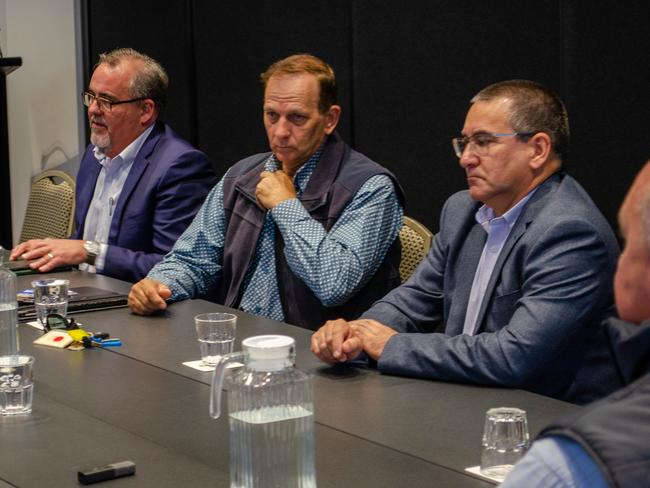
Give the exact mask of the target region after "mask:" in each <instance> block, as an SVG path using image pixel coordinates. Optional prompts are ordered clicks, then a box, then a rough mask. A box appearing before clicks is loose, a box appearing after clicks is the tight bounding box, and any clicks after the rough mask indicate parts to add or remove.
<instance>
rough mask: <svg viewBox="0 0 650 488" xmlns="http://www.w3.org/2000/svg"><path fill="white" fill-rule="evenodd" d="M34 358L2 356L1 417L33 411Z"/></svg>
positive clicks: (0, 363)
mask: <svg viewBox="0 0 650 488" xmlns="http://www.w3.org/2000/svg"><path fill="white" fill-rule="evenodd" d="M33 393H34V358H33V357H32V356H0V415H18V414H21V413H29V412H31V411H32V396H33Z"/></svg>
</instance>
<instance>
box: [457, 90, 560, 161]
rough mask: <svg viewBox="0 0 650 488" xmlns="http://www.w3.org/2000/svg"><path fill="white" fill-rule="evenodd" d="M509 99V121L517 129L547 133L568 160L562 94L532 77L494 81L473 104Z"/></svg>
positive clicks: (477, 96) (554, 146)
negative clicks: (560, 95) (559, 94)
mask: <svg viewBox="0 0 650 488" xmlns="http://www.w3.org/2000/svg"><path fill="white" fill-rule="evenodd" d="M497 98H509V99H511V100H512V103H511V104H510V113H509V115H508V123H509V124H510V125H511V126H512V128H513V129H514V130H515V131H516V132H544V133H545V134H548V136H549V137H550V138H551V142H552V144H553V151H554V152H555V154H557V156H558V158H560V161H562V163H563V164H564V163H565V159H566V156H567V152H568V149H569V116H568V114H567V111H566V107H565V106H564V104H563V103H562V100H560V97H559V96H558V95H557V94H556V93H555V92H553V91H552V90H550V89H549V88H547V87H545V86H544V85H541V84H539V83H536V82H534V81H528V80H508V81H500V82H498V83H494V84H493V85H490V86H488V87H486V88H483V89H482V90H481V91H480V92H478V93H477V94H476V95H474V98H472V100H471V102H470V103H474V102H488V101H492V100H495V99H497Z"/></svg>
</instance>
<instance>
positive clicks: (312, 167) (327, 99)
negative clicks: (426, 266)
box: [129, 54, 402, 328]
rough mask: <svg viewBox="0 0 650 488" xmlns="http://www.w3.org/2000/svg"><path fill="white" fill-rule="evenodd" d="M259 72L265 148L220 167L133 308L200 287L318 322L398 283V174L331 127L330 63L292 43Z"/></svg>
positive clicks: (253, 307) (162, 303)
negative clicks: (297, 51) (290, 52)
mask: <svg viewBox="0 0 650 488" xmlns="http://www.w3.org/2000/svg"><path fill="white" fill-rule="evenodd" d="M262 81H263V83H264V108H263V116H264V127H265V129H266V133H267V137H268V140H269V146H270V148H271V152H268V153H263V154H256V155H254V156H250V157H248V158H246V159H243V160H241V161H239V162H238V163H236V164H235V165H234V166H233V167H231V168H230V169H229V170H228V172H227V173H226V175H225V176H224V177H223V179H222V180H221V181H220V182H219V184H218V185H217V186H216V187H215V188H214V190H213V191H212V192H211V193H210V195H209V196H208V198H207V200H206V202H205V204H204V205H203V208H202V209H201V210H200V211H199V213H198V214H197V216H196V218H195V219H194V222H193V223H192V225H191V226H190V227H189V228H188V230H187V231H186V232H185V233H184V234H183V235H182V236H181V237H180V239H179V240H178V242H177V243H176V245H175V246H174V248H173V250H172V252H171V253H170V254H169V255H167V256H166V257H165V259H164V260H163V261H162V262H161V263H159V264H158V265H156V266H155V267H154V268H153V269H152V270H151V272H150V273H149V275H148V276H147V278H146V279H144V280H142V281H140V282H139V283H137V284H136V285H134V286H133V288H132V289H131V293H130V294H129V306H130V307H131V310H132V311H133V312H135V313H138V314H149V313H152V312H155V311H157V310H161V309H164V308H165V307H166V306H167V301H177V300H183V299H186V298H190V297H194V296H200V295H206V294H209V297H210V298H212V299H214V300H215V301H217V302H219V303H222V304H224V305H227V306H229V307H236V308H240V309H241V310H244V311H246V312H249V313H252V314H256V315H263V316H266V317H269V318H272V319H275V320H284V321H286V322H289V323H292V324H296V325H300V326H303V327H307V328H315V327H317V326H318V325H320V324H321V323H322V322H323V319H325V320H327V319H328V318H335V317H339V316H344V317H349V318H353V317H358V315H359V314H360V313H361V311H363V310H364V309H365V308H366V307H367V306H369V305H370V304H371V303H373V301H375V300H376V299H378V298H379V297H381V296H383V293H385V292H387V291H388V290H390V289H391V288H393V287H394V286H396V285H397V284H399V272H398V266H399V258H400V252H399V243H398V242H397V240H396V237H397V234H398V232H399V229H400V227H401V225H402V207H401V200H402V196H401V192H400V190H399V185H398V184H397V182H396V181H395V177H394V176H393V175H392V174H391V173H390V172H389V171H388V170H386V169H385V168H383V167H382V166H380V165H378V164H377V163H375V162H373V161H371V160H370V159H368V158H367V157H365V156H364V155H362V154H360V153H358V152H356V151H354V150H352V149H351V148H350V147H349V146H348V145H347V144H345V142H343V140H342V139H341V138H340V136H339V135H338V134H337V133H336V132H335V129H336V126H337V124H338V121H339V116H340V114H341V107H339V106H338V105H337V104H336V79H335V77H334V72H333V71H332V68H331V67H330V66H329V65H327V64H326V63H325V62H323V61H322V60H320V59H318V58H316V57H314V56H311V55H306V54H301V55H294V56H290V57H288V58H286V59H283V60H280V61H278V62H276V63H274V64H273V65H271V67H269V69H268V70H267V71H266V72H265V73H263V74H262Z"/></svg>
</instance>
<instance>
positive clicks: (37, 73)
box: [0, 0, 83, 243]
mask: <svg viewBox="0 0 650 488" xmlns="http://www.w3.org/2000/svg"><path fill="white" fill-rule="evenodd" d="M75 1H76V0H0V17H1V18H3V19H4V20H0V28H2V31H1V32H0V43H1V46H2V52H3V54H4V55H5V57H7V56H20V57H22V59H23V66H22V67H21V68H19V69H18V70H16V71H14V72H13V73H11V74H10V75H9V76H8V77H7V105H8V124H9V161H10V168H11V198H12V222H13V237H14V243H17V241H18V238H19V237H20V229H21V227H22V222H23V217H24V215H25V208H26V206H27V198H28V196H29V188H30V182H31V178H32V176H34V175H36V174H38V173H40V172H41V171H43V170H45V169H50V168H53V167H57V166H59V165H61V164H62V163H66V162H68V163H69V162H70V161H71V160H72V161H76V160H78V158H79V152H80V150H83V147H81V148H80V145H82V144H80V136H79V134H80V133H81V131H82V130H83V128H82V127H80V123H79V111H80V110H83V105H82V104H81V100H80V99H81V97H80V95H79V94H80V93H81V91H82V88H81V87H80V86H78V85H79V84H78V76H77V71H78V68H77V66H78V63H77V59H76V55H77V49H76V42H77V41H76V37H75V33H76V31H77V28H76V18H75ZM3 10H4V12H3ZM3 24H4V25H3ZM68 166H70V164H68V165H66V167H68Z"/></svg>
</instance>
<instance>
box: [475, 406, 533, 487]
mask: <svg viewBox="0 0 650 488" xmlns="http://www.w3.org/2000/svg"><path fill="white" fill-rule="evenodd" d="M528 445H529V439H528V421H527V419H526V412H525V411H524V410H521V409H519V408H510V407H500V408H491V409H490V410H488V411H487V413H486V414H485V428H484V430H483V450H482V452H481V473H482V474H484V475H486V476H489V477H492V478H496V479H498V480H499V481H503V479H504V478H505V477H506V475H507V474H508V473H509V472H510V470H512V467H513V466H514V464H515V463H516V462H517V461H519V459H521V458H522V457H523V455H524V454H525V453H526V451H527V450H528Z"/></svg>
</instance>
